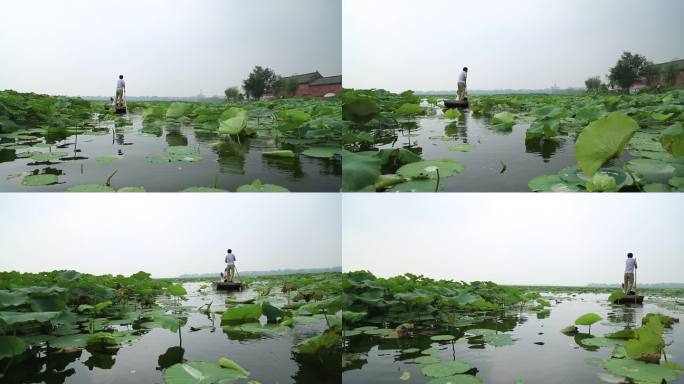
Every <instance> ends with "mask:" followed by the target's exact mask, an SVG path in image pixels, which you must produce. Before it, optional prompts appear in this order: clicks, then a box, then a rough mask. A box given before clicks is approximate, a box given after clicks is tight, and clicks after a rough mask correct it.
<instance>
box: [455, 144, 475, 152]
mask: <svg viewBox="0 0 684 384" xmlns="http://www.w3.org/2000/svg"><path fill="white" fill-rule="evenodd" d="M473 148H475V146H474V145H473V144H455V145H452V146H451V147H449V150H450V151H453V152H468V151H470V150H471V149H473Z"/></svg>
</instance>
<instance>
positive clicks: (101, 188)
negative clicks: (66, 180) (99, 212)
mask: <svg viewBox="0 0 684 384" xmlns="http://www.w3.org/2000/svg"><path fill="white" fill-rule="evenodd" d="M66 191H67V192H114V188H112V187H108V186H106V185H101V184H81V185H74V186H73V187H69V188H67V190H66Z"/></svg>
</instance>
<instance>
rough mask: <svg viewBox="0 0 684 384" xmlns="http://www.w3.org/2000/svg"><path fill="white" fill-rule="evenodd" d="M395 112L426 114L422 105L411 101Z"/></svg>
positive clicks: (403, 114) (401, 113)
mask: <svg viewBox="0 0 684 384" xmlns="http://www.w3.org/2000/svg"><path fill="white" fill-rule="evenodd" d="M394 112H395V113H396V114H397V115H399V116H416V115H424V114H425V110H424V109H423V108H421V107H420V105H418V104H411V103H406V104H403V105H402V106H401V107H399V108H397V110H396V111H394Z"/></svg>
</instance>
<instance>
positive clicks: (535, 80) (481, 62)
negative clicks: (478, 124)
mask: <svg viewBox="0 0 684 384" xmlns="http://www.w3.org/2000/svg"><path fill="white" fill-rule="evenodd" d="M682 15H684V1H682V0H648V1H646V0H601V1H596V0H553V1H548V0H517V1H503V0H480V1H465V0H421V1H416V0H373V1H367V0H344V1H343V4H342V20H343V23H342V28H343V42H342V47H343V48H342V51H343V57H342V59H343V61H342V63H343V65H342V67H343V72H344V76H345V78H344V85H345V87H347V88H384V89H387V90H390V91H395V92H396V91H403V90H406V89H414V90H445V89H449V90H452V89H456V81H457V80H458V74H459V73H460V71H461V68H463V67H468V69H469V72H468V86H469V87H470V88H471V89H506V88H510V89H517V88H526V89H535V88H546V87H550V86H552V85H553V84H554V83H557V84H558V86H559V87H563V88H564V87H568V86H575V87H576V86H584V80H585V79H587V78H588V77H591V76H595V75H600V76H601V78H602V79H604V75H605V74H607V73H608V68H609V67H612V66H613V65H615V62H616V61H617V59H618V58H619V56H620V55H621V54H622V52H623V51H631V52H633V53H640V54H643V55H645V56H646V57H647V58H648V59H650V60H652V61H654V62H656V63H660V62H664V61H669V60H672V59H675V58H680V59H681V58H684V44H682V40H681V39H682V36H684V23H682V22H681V19H682Z"/></svg>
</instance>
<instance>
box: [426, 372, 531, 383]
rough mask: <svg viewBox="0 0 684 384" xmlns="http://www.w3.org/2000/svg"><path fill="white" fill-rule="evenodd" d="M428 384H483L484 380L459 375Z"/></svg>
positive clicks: (433, 380)
mask: <svg viewBox="0 0 684 384" xmlns="http://www.w3.org/2000/svg"><path fill="white" fill-rule="evenodd" d="M520 383H522V381H516V384H520ZM427 384H482V380H480V379H478V378H477V377H475V376H473V375H464V374H458V375H452V376H447V377H438V378H436V379H432V380H430V381H428V382H427ZM522 384H524V383H522Z"/></svg>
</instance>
